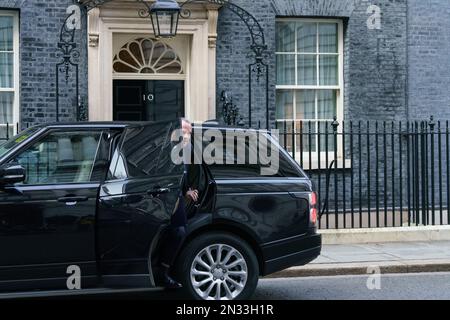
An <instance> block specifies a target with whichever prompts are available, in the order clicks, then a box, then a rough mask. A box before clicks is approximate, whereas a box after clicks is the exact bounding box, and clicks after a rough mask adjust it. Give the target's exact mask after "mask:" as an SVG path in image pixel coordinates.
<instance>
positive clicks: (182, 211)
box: [161, 119, 201, 289]
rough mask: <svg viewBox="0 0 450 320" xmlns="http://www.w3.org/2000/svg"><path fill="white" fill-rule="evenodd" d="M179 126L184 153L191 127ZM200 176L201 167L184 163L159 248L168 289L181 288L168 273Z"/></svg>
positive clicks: (191, 206) (182, 236) (181, 239)
mask: <svg viewBox="0 0 450 320" xmlns="http://www.w3.org/2000/svg"><path fill="white" fill-rule="evenodd" d="M181 124H182V132H183V148H184V150H185V152H186V151H187V150H191V149H190V146H191V145H190V144H191V135H192V125H191V123H190V122H189V121H187V120H185V119H183V120H182V123H181ZM187 153H190V152H187ZM189 156H190V155H189ZM200 176H201V166H199V165H194V164H190V163H189V162H188V161H185V163H184V173H183V179H182V182H181V192H180V195H179V197H178V201H177V204H176V207H175V211H174V214H173V215H172V219H171V224H170V226H169V229H168V233H167V239H166V241H165V243H164V245H163V246H162V248H161V249H162V251H161V269H162V280H163V283H164V286H165V287H166V288H168V289H178V288H181V284H180V283H178V282H177V281H176V280H174V279H173V278H172V277H171V276H170V271H171V268H172V266H173V264H174V262H175V258H176V256H177V254H178V251H179V250H180V248H181V246H182V245H183V242H184V239H185V237H186V227H187V221H188V216H189V215H190V214H191V213H192V211H193V210H194V208H195V206H196V204H197V203H198V201H199V191H198V185H199V182H200V179H201V178H200Z"/></svg>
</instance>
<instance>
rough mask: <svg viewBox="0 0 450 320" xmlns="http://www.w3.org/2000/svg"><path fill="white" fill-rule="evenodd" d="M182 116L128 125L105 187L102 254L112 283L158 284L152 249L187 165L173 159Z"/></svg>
mask: <svg viewBox="0 0 450 320" xmlns="http://www.w3.org/2000/svg"><path fill="white" fill-rule="evenodd" d="M178 129H180V122H179V121H176V122H175V121H173V122H161V123H152V124H148V125H137V126H135V127H130V128H127V129H126V130H125V132H124V134H123V135H122V137H121V139H120V140H119V141H118V143H117V146H116V148H115V150H114V154H113V159H112V162H111V167H110V169H109V173H108V179H107V181H106V182H105V183H104V184H103V185H102V186H101V188H100V198H99V212H98V241H97V243H98V254H99V261H100V270H101V274H102V277H103V281H104V283H105V284H106V285H115V284H117V285H122V284H126V286H128V287H129V286H133V287H135V286H140V287H141V286H145V287H148V286H154V280H153V275H152V270H151V252H152V251H153V249H154V247H155V245H156V243H157V240H158V238H159V235H160V233H161V231H162V230H163V229H164V228H165V227H166V226H167V225H169V223H170V219H171V215H172V213H173V211H174V208H175V205H176V202H177V200H178V196H179V193H180V190H181V180H182V177H183V165H182V164H175V163H174V162H173V161H172V159H171V153H172V150H173V149H174V148H175V147H176V145H177V142H173V141H172V136H173V134H174V131H176V130H178Z"/></svg>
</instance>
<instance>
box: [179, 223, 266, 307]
mask: <svg viewBox="0 0 450 320" xmlns="http://www.w3.org/2000/svg"><path fill="white" fill-rule="evenodd" d="M218 252H221V253H220V258H219V259H218V257H217V253H218ZM199 259H201V260H202V261H203V262H201V261H200V260H199ZM177 266H178V268H177V275H178V279H180V281H181V283H182V285H183V290H184V292H185V294H186V295H187V296H188V297H189V298H191V299H194V300H246V299H248V298H250V297H251V296H252V294H253V293H254V291H255V289H256V286H257V284H258V280H259V264H258V260H257V258H256V255H255V253H254V252H253V250H252V248H251V247H250V246H249V245H248V244H247V243H246V242H245V241H244V240H242V239H241V238H239V237H237V236H234V235H232V234H230V233H225V232H211V233H207V234H203V235H200V236H198V237H197V238H194V239H193V240H192V241H190V242H189V243H188V244H187V245H186V247H185V248H184V249H183V251H182V252H181V254H180V255H179V257H178V263H177Z"/></svg>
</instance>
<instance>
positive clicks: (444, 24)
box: [408, 0, 450, 119]
mask: <svg viewBox="0 0 450 320" xmlns="http://www.w3.org/2000/svg"><path fill="white" fill-rule="evenodd" d="M408 3H409V6H408V20H409V32H408V34H409V36H408V42H409V43H408V54H409V77H408V79H409V91H408V96H409V97H408V98H409V113H410V117H411V119H418V118H423V117H428V116H430V115H434V116H435V118H436V119H449V118H450V3H449V1H448V0H426V1H423V0H409V1H408Z"/></svg>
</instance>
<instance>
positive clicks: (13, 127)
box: [0, 123, 21, 142]
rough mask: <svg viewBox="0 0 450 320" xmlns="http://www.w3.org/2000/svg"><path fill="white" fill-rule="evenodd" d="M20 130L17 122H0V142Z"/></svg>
mask: <svg viewBox="0 0 450 320" xmlns="http://www.w3.org/2000/svg"><path fill="white" fill-rule="evenodd" d="M20 131H21V130H20V127H19V124H18V123H0V142H1V141H6V140H9V138H11V137H13V136H14V135H15V134H16V133H17V132H20Z"/></svg>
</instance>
